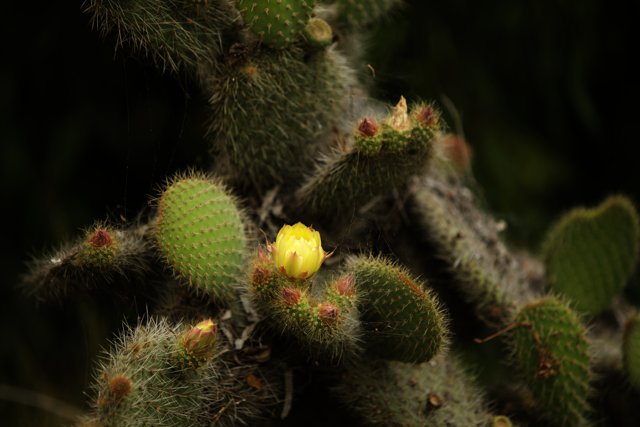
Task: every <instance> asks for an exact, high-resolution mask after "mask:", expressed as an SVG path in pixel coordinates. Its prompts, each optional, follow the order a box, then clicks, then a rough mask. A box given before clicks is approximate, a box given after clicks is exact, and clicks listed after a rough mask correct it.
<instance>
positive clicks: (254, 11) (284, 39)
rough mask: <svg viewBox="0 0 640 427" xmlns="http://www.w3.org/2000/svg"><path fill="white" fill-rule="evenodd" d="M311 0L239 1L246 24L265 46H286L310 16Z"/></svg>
mask: <svg viewBox="0 0 640 427" xmlns="http://www.w3.org/2000/svg"><path fill="white" fill-rule="evenodd" d="M313 3H314V1H313V0H238V10H239V11H240V13H241V14H242V18H243V19H244V22H245V24H246V25H247V27H249V28H250V29H251V31H252V32H253V33H254V34H255V35H256V36H258V37H259V38H260V40H261V41H262V42H263V43H264V44H266V45H267V46H270V47H273V48H279V49H282V48H285V47H287V46H288V45H290V44H291V43H293V42H294V41H296V40H297V39H298V38H299V37H300V36H301V35H302V31H303V30H304V27H305V25H306V24H307V22H308V21H309V18H311V11H312V10H313Z"/></svg>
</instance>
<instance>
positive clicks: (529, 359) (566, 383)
mask: <svg viewBox="0 0 640 427" xmlns="http://www.w3.org/2000/svg"><path fill="white" fill-rule="evenodd" d="M514 325H515V328H514V329H513V332H512V334H511V345H512V348H513V352H514V359H515V362H516V363H517V365H518V366H519V367H520V369H521V372H522V373H523V374H524V379H525V381H526V383H527V384H528V385H529V387H530V389H531V391H532V393H533V396H534V398H535V399H536V404H537V407H538V408H539V409H540V410H541V411H543V413H544V414H543V415H544V416H545V418H546V419H547V420H548V421H550V422H551V423H553V424H554V425H580V424H581V422H583V421H584V420H585V415H586V413H587V411H588V408H589V406H588V404H587V397H589V381H590V377H591V372H590V368H589V353H588V344H587V340H586V338H585V329H584V327H583V326H582V325H581V323H580V321H579V320H578V317H577V315H576V314H575V313H574V312H573V311H572V310H571V309H570V308H569V307H568V306H567V305H565V304H564V303H562V302H560V301H558V300H556V299H553V298H546V299H542V300H539V301H537V302H534V303H532V304H529V305H527V306H525V307H524V308H523V309H522V310H521V311H520V312H519V313H518V315H517V316H516V319H515V322H514Z"/></svg>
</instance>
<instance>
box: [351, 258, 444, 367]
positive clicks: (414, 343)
mask: <svg viewBox="0 0 640 427" xmlns="http://www.w3.org/2000/svg"><path fill="white" fill-rule="evenodd" d="M346 270H347V271H348V272H349V273H351V274H353V275H354V276H355V281H356V284H357V286H358V289H359V290H360V291H361V293H362V295H363V297H362V301H361V311H362V320H363V322H364V328H365V330H366V335H365V340H366V341H367V347H368V348H369V349H371V351H372V352H374V353H375V354H378V355H380V356H381V357H384V358H387V359H392V360H401V361H405V362H414V363H417V362H424V361H427V360H429V359H431V358H432V357H433V356H434V355H435V354H436V353H437V352H438V351H439V350H440V349H442V348H443V347H444V346H445V345H446V343H447V331H446V320H445V317H444V314H443V312H442V309H441V307H440V304H439V302H438V300H437V299H436V297H435V296H434V295H433V294H432V293H431V292H430V291H429V290H427V289H425V288H424V286H423V285H422V284H421V283H420V282H418V281H416V280H414V279H413V278H411V277H410V275H409V273H408V272H407V271H405V270H404V269H402V268H400V267H398V266H396V265H393V264H392V263H391V262H389V261H387V260H385V259H382V258H373V257H366V256H358V257H353V258H350V259H349V261H348V262H347V267H346Z"/></svg>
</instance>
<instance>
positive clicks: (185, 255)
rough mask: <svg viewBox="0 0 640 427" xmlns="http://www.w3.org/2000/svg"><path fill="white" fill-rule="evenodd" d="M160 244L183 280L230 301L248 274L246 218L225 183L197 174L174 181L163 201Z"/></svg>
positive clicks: (158, 233)
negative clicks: (244, 218)
mask: <svg viewBox="0 0 640 427" xmlns="http://www.w3.org/2000/svg"><path fill="white" fill-rule="evenodd" d="M154 236H155V241H156V244H157V246H158V248H159V250H160V252H161V254H162V256H163V257H164V259H165V261H166V263H167V264H168V265H169V266H170V267H171V269H172V271H173V272H174V273H175V274H176V276H178V277H179V278H181V279H183V280H185V281H186V282H188V283H189V284H190V285H191V286H193V287H195V288H197V289H199V290H200V291H202V292H203V293H206V294H208V295H210V296H212V297H213V298H215V299H218V300H229V299H230V298H231V297H232V296H233V292H234V289H235V287H236V285H237V284H238V282H239V280H240V278H241V277H242V275H243V273H244V265H245V251H246V245H247V238H246V235H245V226H244V225H243V220H242V213H241V212H240V210H239V209H238V207H237V203H236V201H235V200H234V198H233V197H232V196H230V195H229V194H228V193H227V190H226V189H225V188H224V186H222V185H221V184H220V183H218V182H216V181H215V180H212V179H210V178H208V177H206V176H204V175H200V174H195V173H191V174H188V175H185V176H181V177H178V178H176V179H174V180H173V181H172V182H171V183H170V184H169V185H167V187H166V189H165V191H164V192H163V193H162V195H161V197H160V198H159V200H158V216H157V219H156V221H155V225H154Z"/></svg>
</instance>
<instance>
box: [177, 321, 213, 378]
mask: <svg viewBox="0 0 640 427" xmlns="http://www.w3.org/2000/svg"><path fill="white" fill-rule="evenodd" d="M216 332H217V326H216V324H215V323H213V321H212V320H211V319H207V320H203V321H202V322H200V323H198V324H197V325H195V326H194V327H192V328H190V329H189V330H188V331H186V332H184V333H183V334H182V335H181V336H180V338H179V339H178V350H179V352H178V355H179V358H180V359H181V362H182V364H183V366H194V367H197V366H200V365H202V364H204V363H205V362H206V361H207V360H208V359H209V358H210V357H211V356H212V355H213V353H214V350H215V345H216Z"/></svg>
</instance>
